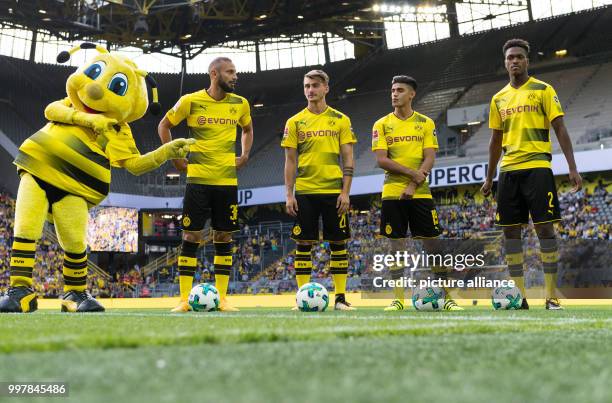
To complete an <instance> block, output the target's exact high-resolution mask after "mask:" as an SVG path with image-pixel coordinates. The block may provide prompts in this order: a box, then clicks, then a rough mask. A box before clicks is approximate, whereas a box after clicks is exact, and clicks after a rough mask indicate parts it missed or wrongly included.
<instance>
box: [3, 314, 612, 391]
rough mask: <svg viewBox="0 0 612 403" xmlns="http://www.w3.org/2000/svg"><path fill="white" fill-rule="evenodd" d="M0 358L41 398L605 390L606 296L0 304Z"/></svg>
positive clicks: (8, 377)
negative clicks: (394, 303)
mask: <svg viewBox="0 0 612 403" xmlns="http://www.w3.org/2000/svg"><path fill="white" fill-rule="evenodd" d="M0 363H1V365H0V381H52V380H56V381H66V382H68V383H69V387H70V396H69V397H68V398H54V399H46V400H47V401H54V402H64V401H66V402H87V403H89V402H104V403H108V402H112V403H119V402H216V401H231V402H278V401H282V402H309V403H319V402H338V403H339V402H373V401H376V402H418V401H437V402H444V403H461V402H466V403H467V402H469V403H474V402H496V403H500V402H555V403H560V402H582V403H586V402H610V401H611V399H612V397H611V396H612V392H610V391H611V389H610V379H612V307H568V309H566V310H565V311H562V312H549V311H545V310H543V309H542V308H540V309H537V308H536V309H532V310H530V311H514V312H512V311H503V312H494V311H491V310H490V309H485V308H481V307H479V308H468V309H467V310H465V311H463V312H432V313H425V312H415V311H414V310H412V309H410V310H407V311H404V312H390V313H389V312H382V311H381V310H380V309H372V308H369V309H366V308H362V309H359V310H358V311H355V312H334V311H330V312H325V313H301V312H291V311H289V310H281V309H247V310H243V311H241V312H237V313H225V314H221V313H189V314H184V315H178V314H169V313H167V312H166V311H159V310H114V311H109V312H106V313H103V314H88V315H80V314H61V313H59V312H51V311H38V312H36V313H34V314H29V315H10V314H9V315H6V314H4V315H2V316H0ZM1 399H6V398H0V400H1ZM4 401H7V400H4ZM8 401H15V402H26V401H33V402H41V401H45V399H42V398H16V399H14V400H13V399H10V400H8Z"/></svg>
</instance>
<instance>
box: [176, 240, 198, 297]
mask: <svg viewBox="0 0 612 403" xmlns="http://www.w3.org/2000/svg"><path fill="white" fill-rule="evenodd" d="M197 251H198V243H197V242H189V241H186V240H183V243H182V244H181V254H180V256H179V258H178V271H179V289H180V291H181V301H187V299H188V298H189V293H190V292H191V289H192V288H193V275H194V274H195V271H196V267H197V266H198V259H197V258H196V253H197Z"/></svg>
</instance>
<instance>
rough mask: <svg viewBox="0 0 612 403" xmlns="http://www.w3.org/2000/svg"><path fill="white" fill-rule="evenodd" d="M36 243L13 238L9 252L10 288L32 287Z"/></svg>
mask: <svg viewBox="0 0 612 403" xmlns="http://www.w3.org/2000/svg"><path fill="white" fill-rule="evenodd" d="M35 256H36V241H33V240H30V239H24V238H18V237H15V240H14V241H13V251H12V252H11V263H10V267H11V269H10V270H11V277H10V281H11V287H32V270H33V269H34V261H35Z"/></svg>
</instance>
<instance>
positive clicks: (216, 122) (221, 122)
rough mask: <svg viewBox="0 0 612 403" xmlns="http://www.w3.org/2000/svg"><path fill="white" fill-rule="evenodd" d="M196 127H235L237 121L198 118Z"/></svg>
mask: <svg viewBox="0 0 612 403" xmlns="http://www.w3.org/2000/svg"><path fill="white" fill-rule="evenodd" d="M197 122H198V125H200V126H204V125H229V126H236V125H237V124H238V120H236V119H232V118H207V117H206V116H201V115H200V116H198V119H197Z"/></svg>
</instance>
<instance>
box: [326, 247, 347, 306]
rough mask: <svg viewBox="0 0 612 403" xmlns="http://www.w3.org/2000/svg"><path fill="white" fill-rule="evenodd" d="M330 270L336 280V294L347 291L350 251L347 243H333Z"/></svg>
mask: <svg viewBox="0 0 612 403" xmlns="http://www.w3.org/2000/svg"><path fill="white" fill-rule="evenodd" d="M329 247H330V249H331V262H330V272H331V274H332V277H333V280H334V289H335V294H336V296H337V295H340V294H345V293H346V278H347V277H348V274H347V273H348V253H347V251H346V243H345V242H343V243H331V244H330V245H329Z"/></svg>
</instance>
